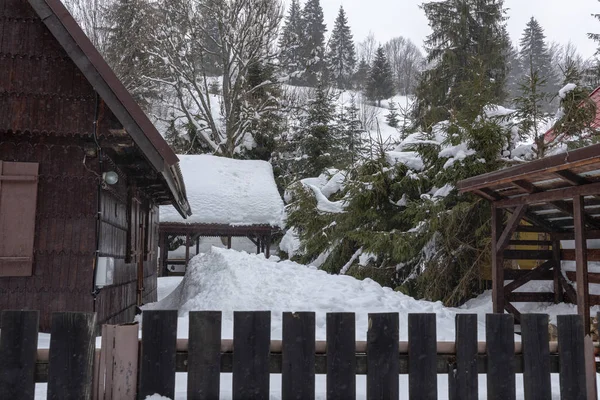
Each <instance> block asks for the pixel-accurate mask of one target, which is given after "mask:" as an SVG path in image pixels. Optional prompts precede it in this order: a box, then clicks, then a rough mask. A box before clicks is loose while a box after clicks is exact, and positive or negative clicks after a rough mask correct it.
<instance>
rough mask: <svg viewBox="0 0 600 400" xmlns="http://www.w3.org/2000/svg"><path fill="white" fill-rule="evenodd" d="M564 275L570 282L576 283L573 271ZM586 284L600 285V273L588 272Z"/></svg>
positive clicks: (575, 275)
mask: <svg viewBox="0 0 600 400" xmlns="http://www.w3.org/2000/svg"><path fill="white" fill-rule="evenodd" d="M566 275H567V278H569V280H570V281H572V282H577V273H576V272H575V271H567V272H566ZM588 283H595V284H600V273H598V272H588ZM590 296H591V295H590Z"/></svg>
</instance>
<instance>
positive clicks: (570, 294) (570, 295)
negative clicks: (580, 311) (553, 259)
mask: <svg viewBox="0 0 600 400" xmlns="http://www.w3.org/2000/svg"><path fill="white" fill-rule="evenodd" d="M560 285H561V286H562V288H563V290H564V291H565V294H566V295H567V299H568V300H569V301H570V302H571V303H572V304H577V292H575V289H573V286H571V284H570V283H569V282H567V280H566V279H565V277H564V276H563V275H562V274H561V275H560ZM565 300H566V299H565Z"/></svg>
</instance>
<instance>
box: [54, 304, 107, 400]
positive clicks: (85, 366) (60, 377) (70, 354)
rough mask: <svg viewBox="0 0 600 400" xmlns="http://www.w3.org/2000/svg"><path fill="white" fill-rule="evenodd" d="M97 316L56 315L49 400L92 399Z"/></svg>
mask: <svg viewBox="0 0 600 400" xmlns="http://www.w3.org/2000/svg"><path fill="white" fill-rule="evenodd" d="M95 328H96V314H91V313H68V312H60V313H54V314H52V328H51V336H50V360H49V367H48V368H49V370H48V399H49V400H70V399H72V400H85V399H91V398H92V379H93V369H94V350H95V344H96V337H95V334H94V331H95Z"/></svg>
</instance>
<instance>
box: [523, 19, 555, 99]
mask: <svg viewBox="0 0 600 400" xmlns="http://www.w3.org/2000/svg"><path fill="white" fill-rule="evenodd" d="M519 44H520V46H521V50H520V52H519V56H520V59H521V65H522V68H523V70H524V71H527V73H529V74H531V72H536V73H537V75H538V76H539V78H540V79H541V81H543V82H544V86H545V87H540V89H541V91H544V92H546V93H547V94H549V95H553V94H554V93H556V90H557V89H558V87H557V85H556V81H557V79H556V76H555V74H554V71H553V68H552V57H551V56H550V52H549V50H548V46H547V44H546V36H545V35H544V29H543V28H542V26H541V25H540V24H539V22H538V21H537V20H536V19H535V18H533V17H531V19H530V20H529V22H528V23H527V26H526V27H525V30H524V31H523V36H522V37H521V41H520V42H519ZM548 107H549V104H547V105H545V108H546V109H548Z"/></svg>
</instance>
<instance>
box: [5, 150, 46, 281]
mask: <svg viewBox="0 0 600 400" xmlns="http://www.w3.org/2000/svg"><path fill="white" fill-rule="evenodd" d="M38 168H39V165H38V163H21V162H6V161H0V277H3V276H31V275H32V273H33V241H34V237H35V211H36V204H37V191H38V190H37V189H38Z"/></svg>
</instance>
